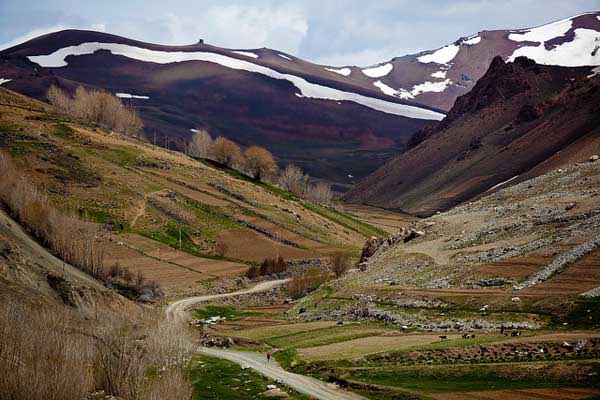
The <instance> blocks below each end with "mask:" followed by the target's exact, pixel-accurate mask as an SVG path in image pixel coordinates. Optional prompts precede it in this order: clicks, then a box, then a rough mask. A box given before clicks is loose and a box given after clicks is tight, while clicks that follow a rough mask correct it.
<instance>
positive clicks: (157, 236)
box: [134, 225, 259, 265]
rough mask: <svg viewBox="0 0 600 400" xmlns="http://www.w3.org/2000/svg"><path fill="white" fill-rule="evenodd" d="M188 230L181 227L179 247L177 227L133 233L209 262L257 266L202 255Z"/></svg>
mask: <svg viewBox="0 0 600 400" xmlns="http://www.w3.org/2000/svg"><path fill="white" fill-rule="evenodd" d="M189 230H190V228H189V227H186V226H182V227H181V246H180V242H179V227H178V226H173V225H171V226H169V227H168V228H167V230H166V232H147V231H135V232H134V233H137V234H138V235H140V236H144V237H147V238H149V239H152V240H156V241H157V242H160V243H162V244H165V245H167V246H169V247H171V248H173V249H176V250H181V251H184V252H186V253H188V254H191V255H193V256H196V257H202V258H208V259H211V260H222V261H231V262H236V263H240V264H246V265H259V264H258V263H257V262H255V261H248V260H240V259H237V258H231V257H225V256H219V255H215V254H207V253H204V252H202V250H201V249H199V248H198V247H197V246H196V245H195V244H194V243H193V241H192V239H191V235H190V232H189Z"/></svg>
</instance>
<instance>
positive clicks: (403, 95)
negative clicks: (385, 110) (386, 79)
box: [373, 81, 415, 100]
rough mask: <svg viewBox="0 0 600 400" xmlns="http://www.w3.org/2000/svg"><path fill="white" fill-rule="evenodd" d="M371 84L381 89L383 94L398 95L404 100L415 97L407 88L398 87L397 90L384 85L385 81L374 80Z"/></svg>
mask: <svg viewBox="0 0 600 400" xmlns="http://www.w3.org/2000/svg"><path fill="white" fill-rule="evenodd" d="M373 86H375V87H377V88H379V90H381V91H382V92H383V93H384V94H387V95H388V96H394V97H399V98H401V99H405V100H407V99H414V98H415V96H413V95H412V94H411V93H410V92H409V91H408V90H406V89H402V88H400V89H399V90H396V89H394V88H392V87H389V86H388V85H386V84H385V83H383V82H381V81H376V82H374V83H373Z"/></svg>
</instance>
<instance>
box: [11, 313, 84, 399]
mask: <svg viewBox="0 0 600 400" xmlns="http://www.w3.org/2000/svg"><path fill="white" fill-rule="evenodd" d="M69 326H70V323H69V318H68V315H67V314H66V313H65V312H62V311H59V310H54V309H38V308H33V307H31V306H25V305H24V304H18V303H16V302H15V301H3V302H0V399H3V400H4V399H11V400H29V399H46V400H64V399H82V398H83V396H84V395H85V393H86V392H87V391H89V390H92V389H94V378H93V374H92V371H91V370H90V368H89V366H90V365H91V364H92V362H93V359H94V356H93V351H94V349H93V345H92V343H91V341H90V340H89V339H88V338H86V337H85V336H82V335H79V334H76V333H72V332H69V330H70V328H69Z"/></svg>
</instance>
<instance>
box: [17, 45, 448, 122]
mask: <svg viewBox="0 0 600 400" xmlns="http://www.w3.org/2000/svg"><path fill="white" fill-rule="evenodd" d="M98 50H107V51H110V52H111V53H112V54H114V55H120V56H124V57H128V58H131V59H135V60H139V61H144V62H153V63H157V64H169V63H175V62H184V61H205V62H211V63H215V64H218V65H221V66H223V67H226V68H232V69H236V70H243V71H248V72H254V73H259V74H263V75H266V76H269V77H271V78H274V79H283V80H287V81H289V82H291V83H292V84H293V85H294V86H296V88H298V90H299V91H300V93H296V95H297V96H299V97H306V98H316V99H325V100H337V101H352V102H355V103H357V104H360V105H363V106H366V107H369V108H372V109H374V110H378V111H381V112H385V113H388V114H394V115H400V116H404V117H408V118H419V119H427V120H438V121H439V120H441V119H443V118H444V114H441V113H438V112H435V111H431V110H428V109H424V108H420V107H415V106H409V105H406V104H398V103H392V102H388V101H385V100H381V99H377V98H372V97H368V96H364V95H361V94H358V93H352V92H345V91H342V90H338V89H334V88H331V87H328V86H322V85H318V84H315V83H311V82H308V81H307V80H305V79H303V78H300V77H298V76H295V75H291V74H284V73H281V72H278V71H275V70H273V69H270V68H267V67H264V66H262V65H257V64H253V63H251V62H248V61H244V60H238V59H236V58H231V57H227V56H224V55H222V54H216V53H210V52H204V51H198V52H182V51H174V52H167V51H157V50H149V49H145V48H141V47H135V46H130V45H125V44H117V43H99V42H91V43H82V44H80V45H77V46H69V47H65V48H62V49H59V50H57V51H55V52H54V53H51V54H48V55H39V56H29V57H28V58H29V60H30V61H32V62H34V63H36V64H39V65H40V66H42V67H48V68H60V67H64V66H66V65H68V64H67V61H66V58H67V57H69V56H77V55H84V54H93V53H94V52H96V51H98ZM390 66H391V64H390ZM390 70H391V68H390ZM388 72H389V71H388Z"/></svg>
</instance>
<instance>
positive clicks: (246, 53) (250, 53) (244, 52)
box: [232, 50, 258, 58]
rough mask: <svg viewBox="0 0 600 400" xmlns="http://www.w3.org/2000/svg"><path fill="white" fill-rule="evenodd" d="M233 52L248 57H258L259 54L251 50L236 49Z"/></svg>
mask: <svg viewBox="0 0 600 400" xmlns="http://www.w3.org/2000/svg"><path fill="white" fill-rule="evenodd" d="M232 53H235V54H239V55H242V56H246V57H251V58H258V54H254V53H252V52H250V51H241V50H234V51H232Z"/></svg>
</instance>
